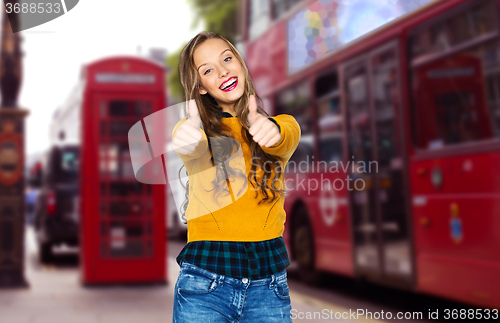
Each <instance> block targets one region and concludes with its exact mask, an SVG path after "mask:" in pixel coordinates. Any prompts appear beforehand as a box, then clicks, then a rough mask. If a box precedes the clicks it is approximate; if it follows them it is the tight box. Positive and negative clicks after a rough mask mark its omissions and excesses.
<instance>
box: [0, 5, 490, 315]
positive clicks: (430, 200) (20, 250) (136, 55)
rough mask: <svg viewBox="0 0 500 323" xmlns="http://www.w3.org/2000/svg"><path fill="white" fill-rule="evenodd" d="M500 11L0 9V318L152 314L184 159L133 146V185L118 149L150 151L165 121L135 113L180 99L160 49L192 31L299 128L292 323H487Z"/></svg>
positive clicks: (159, 303)
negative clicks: (40, 15) (219, 39)
mask: <svg viewBox="0 0 500 323" xmlns="http://www.w3.org/2000/svg"><path fill="white" fill-rule="evenodd" d="M10 2H18V3H23V2H28V1H10ZM49 2H50V1H49ZM56 2H59V1H56ZM499 15H500V0H213V1H204V0H186V1H153V0H143V1H140V2H137V1H128V0H122V1H119V0H107V1H97V0H86V1H80V2H79V3H78V5H77V6H76V7H74V8H73V9H71V12H69V11H68V12H66V13H65V14H64V15H62V16H60V17H59V18H57V19H54V20H51V21H49V22H47V23H44V24H42V25H39V26H36V27H33V28H30V29H27V30H23V31H21V32H19V33H12V29H14V27H11V26H10V25H9V21H8V20H7V15H6V13H5V12H4V13H2V15H1V19H2V22H1V26H2V41H1V48H0V50H1V56H0V67H1V68H0V89H1V95H2V97H1V98H2V106H1V107H0V323H17V322H30V323H32V322H37V323H39V322H52V323H54V322H86V323H87V322H89V323H92V322H121V323H123V322H171V320H172V302H173V295H174V290H173V287H174V285H175V282H176V279H177V274H178V272H179V267H178V265H177V263H176V261H175V257H176V256H177V255H178V253H179V252H180V250H181V249H182V248H183V246H184V245H185V243H186V225H185V224H184V223H183V222H182V220H181V218H180V216H179V205H177V204H176V203H175V202H174V200H183V199H184V195H185V190H183V189H182V187H181V189H179V187H178V186H177V187H174V186H170V185H169V184H168V176H167V173H168V174H170V172H171V170H174V171H178V170H179V169H180V168H181V166H182V165H181V164H179V159H174V160H168V158H166V157H167V156H168V154H164V155H156V156H153V154H152V156H151V158H150V160H147V161H146V162H148V163H147V165H148V167H145V168H144V169H141V172H142V173H144V174H146V173H147V174H149V175H150V176H151V175H152V177H154V178H157V179H158V182H157V183H156V184H144V183H141V182H140V181H138V180H137V178H138V174H137V173H136V172H134V167H133V165H132V164H133V162H132V160H131V156H130V150H131V149H132V145H134V143H138V144H140V143H141V140H142V142H143V143H144V142H146V141H147V142H152V141H153V139H151V138H166V142H165V152H167V150H169V148H168V147H169V144H170V140H171V138H170V136H171V132H172V129H173V126H174V125H175V124H176V123H177V121H178V120H179V111H178V110H174V109H171V110H169V112H168V113H169V114H171V118H170V117H169V118H166V119H162V120H155V121H154V122H152V123H150V122H149V121H148V120H147V118H146V117H147V116H148V115H151V114H152V113H154V112H158V111H160V110H162V109H164V108H166V107H169V106H173V105H176V104H178V103H180V102H182V101H183V100H184V94H183V90H182V87H181V85H180V82H179V73H178V63H179V54H180V51H181V50H182V48H183V46H184V45H185V44H186V43H187V42H188V41H189V40H190V39H191V38H192V37H194V36H195V35H196V34H197V33H198V32H200V31H203V30H206V31H215V32H218V33H220V34H221V35H223V36H225V37H226V38H227V39H228V40H230V41H231V42H232V43H233V44H235V46H236V47H237V48H238V50H239V51H240V52H241V54H242V55H243V57H244V59H245V62H246V64H247V66H248V69H249V72H250V75H251V77H252V80H253V82H254V84H255V86H256V91H257V93H258V95H259V96H260V97H261V98H262V99H263V101H262V103H263V108H264V110H265V111H266V112H267V113H268V114H269V115H271V116H273V115H278V114H290V115H293V116H294V117H295V118H296V120H297V121H298V122H299V124H300V126H301V130H302V137H301V142H300V144H299V146H298V148H297V150H296V152H295V153H294V155H293V156H292V158H291V160H290V162H289V163H291V162H293V164H295V165H304V166H306V168H307V169H308V171H306V172H304V171H300V169H295V168H294V169H292V168H288V169H287V170H286V177H287V178H288V179H291V180H289V181H287V182H288V184H287V188H291V189H290V192H289V194H288V195H287V197H286V203H285V210H286V213H287V221H286V224H285V232H284V239H285V242H286V244H287V250H288V253H289V256H290V259H291V260H292V264H291V265H290V267H288V268H287V270H288V274H289V276H288V277H289V286H290V294H291V301H292V308H293V309H294V317H293V321H294V322H306V321H307V322H331V321H334V320H342V321H359V320H363V321H372V320H377V321H385V320H386V321H389V320H401V321H409V322H412V321H415V322H417V321H419V322H422V321H431V320H433V321H436V319H437V321H445V320H446V319H447V318H448V317H447V316H446V315H447V314H449V315H450V316H449V318H467V319H475V318H488V319H494V318H498V308H499V307H500V288H498V287H499V286H500V275H499V273H500V248H499V247H500V238H499V237H500V235H499V233H500V218H499V216H498V215H499V214H500V193H499V192H500V175H499V174H500V43H499V41H500V39H499V35H500V33H499V31H500V29H499V28H500V26H499ZM12 17H14V16H9V18H10V24H12V23H13V22H12V21H13V20H12ZM134 125H137V126H139V127H141V128H140V129H143V132H144V135H142V136H143V137H142V138H136V137H130V136H129V130H130V129H131V128H132V127H133V126H134ZM129 145H130V146H129ZM146 147H147V146H146ZM372 161H375V162H376V164H377V168H376V169H375V170H372V171H370V172H363V171H359V170H357V169H355V168H351V167H346V168H344V169H342V168H340V169H335V170H334V171H332V169H330V167H331V166H332V165H338V164H344V165H347V164H348V163H349V162H351V163H356V162H358V163H359V162H364V163H369V162H372ZM317 163H320V165H322V168H321V167H320V168H317V166H316V165H317ZM313 165H314V167H313ZM325 165H328V166H327V167H325ZM167 170H168V171H167ZM348 178H349V179H350V180H351V185H352V182H354V181H356V180H359V182H362V183H364V185H363V187H355V188H354V189H349V188H348V185H347V184H348V181H347V179H348ZM300 183H302V184H300ZM321 183H327V184H326V185H322V184H321ZM318 185H319V186H318ZM495 309H496V310H495ZM360 310H362V311H365V312H366V311H369V312H371V313H372V316H371V315H366V313H361V315H359V316H357V317H356V318H353V317H352V316H349V315H346V314H344V317H341V318H338V317H337V318H335V313H337V315H342V313H350V312H357V311H358V313H360V312H359V311H360ZM447 310H449V312H447ZM330 311H331V313H333V314H328V315H327V314H325V313H330ZM382 312H383V313H385V315H386V316H384V317H382V316H380V315H381V313H382ZM432 312H437V313H438V315H437V316H434V317H431V316H430V313H432ZM387 314H389V315H390V316H387ZM453 315H455V316H453ZM200 322H202V320H200Z"/></svg>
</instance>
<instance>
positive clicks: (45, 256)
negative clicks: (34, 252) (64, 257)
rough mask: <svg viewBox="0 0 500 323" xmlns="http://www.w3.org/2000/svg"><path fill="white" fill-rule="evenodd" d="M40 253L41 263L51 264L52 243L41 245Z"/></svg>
mask: <svg viewBox="0 0 500 323" xmlns="http://www.w3.org/2000/svg"><path fill="white" fill-rule="evenodd" d="M38 253H39V255H40V262H42V263H48V262H50V261H51V260H52V244H51V243H50V242H43V243H40V244H39V245H38Z"/></svg>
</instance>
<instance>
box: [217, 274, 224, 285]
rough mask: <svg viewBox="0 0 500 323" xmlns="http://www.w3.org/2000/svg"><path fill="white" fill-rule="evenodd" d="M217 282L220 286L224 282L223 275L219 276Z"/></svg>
mask: <svg viewBox="0 0 500 323" xmlns="http://www.w3.org/2000/svg"><path fill="white" fill-rule="evenodd" d="M218 284H219V286H222V285H223V284H224V275H220V276H219V279H218Z"/></svg>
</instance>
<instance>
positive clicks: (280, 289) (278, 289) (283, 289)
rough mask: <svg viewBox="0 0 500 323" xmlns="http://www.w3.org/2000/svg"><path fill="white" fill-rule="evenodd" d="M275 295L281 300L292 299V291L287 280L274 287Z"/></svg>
mask: <svg viewBox="0 0 500 323" xmlns="http://www.w3.org/2000/svg"><path fill="white" fill-rule="evenodd" d="M274 293H275V294H276V296H278V298H279V299H283V300H288V299H290V289H289V288H288V280H287V279H286V278H285V280H281V281H279V282H277V283H276V285H275V286H274Z"/></svg>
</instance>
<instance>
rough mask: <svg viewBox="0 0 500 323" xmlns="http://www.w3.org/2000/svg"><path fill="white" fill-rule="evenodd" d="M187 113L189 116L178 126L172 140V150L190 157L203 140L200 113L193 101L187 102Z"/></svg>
mask: <svg viewBox="0 0 500 323" xmlns="http://www.w3.org/2000/svg"><path fill="white" fill-rule="evenodd" d="M188 111H189V115H188V117H187V119H186V121H184V123H182V124H181V125H180V126H179V128H178V129H177V131H176V132H175V134H174V138H172V149H173V150H175V152H177V153H179V154H182V155H191V154H192V153H193V152H194V151H195V149H196V147H198V145H199V143H200V141H201V140H202V139H203V135H202V133H201V132H200V129H201V118H200V113H199V111H198V107H197V106H196V101H195V100H189V102H188Z"/></svg>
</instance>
